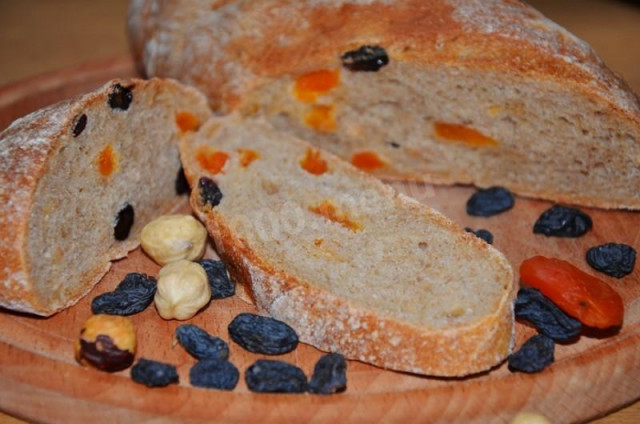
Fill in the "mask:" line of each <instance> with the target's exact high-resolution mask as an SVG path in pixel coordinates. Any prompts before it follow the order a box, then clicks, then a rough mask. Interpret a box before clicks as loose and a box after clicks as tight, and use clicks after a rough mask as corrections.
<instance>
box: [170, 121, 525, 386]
mask: <svg viewBox="0 0 640 424" xmlns="http://www.w3.org/2000/svg"><path fill="white" fill-rule="evenodd" d="M180 153H181V158H182V161H183V164H184V167H185V173H186V175H187V178H188V179H189V181H190V182H191V184H192V186H193V187H198V188H197V189H195V188H194V189H193V190H192V196H191V204H192V207H193V209H194V211H195V213H196V214H197V215H198V217H199V218H200V219H201V220H202V221H203V222H205V223H206V226H207V228H208V230H209V233H210V234H211V236H212V237H213V239H214V240H215V244H216V248H217V251H218V253H219V255H220V256H221V257H222V258H223V259H224V260H225V261H226V262H227V264H228V266H229V269H230V272H231V274H232V276H233V277H234V278H235V279H236V281H238V282H240V283H242V284H243V285H244V286H245V288H247V289H248V291H249V293H250V295H251V296H252V298H253V300H254V301H255V304H256V306H257V307H258V310H259V311H260V312H262V313H266V314H269V315H271V316H273V317H275V318H277V319H280V320H283V321H285V322H287V323H288V324H289V325H291V326H292V327H293V328H294V329H295V330H296V331H297V332H298V335H299V337H300V339H301V340H302V341H304V342H307V343H309V344H311V345H314V346H316V347H318V348H319V349H322V350H326V351H332V352H340V353H342V354H344V355H345V356H347V357H348V358H351V359H357V360H360V361H364V362H368V363H371V364H375V365H378V366H380V367H384V368H390V369H394V370H401V371H409V372H413V373H419V374H430V375H440V376H461V375H467V374H471V373H477V372H480V371H483V370H486V369H488V368H490V367H491V366H494V365H496V364H497V363H499V362H500V361H501V360H503V359H504V358H505V357H506V355H507V354H508V353H509V352H510V349H511V346H512V335H513V315H512V314H513V312H512V304H511V301H512V293H513V273H512V271H511V268H510V266H509V264H508V262H507V261H506V259H505V258H504V256H502V254H500V253H499V252H498V251H497V250H496V249H494V248H493V247H491V246H490V245H488V244H486V243H485V242H483V241H481V240H480V239H478V238H477V237H475V236H473V235H470V234H469V233H466V232H465V231H463V230H462V229H461V228H460V227H458V226H457V225H456V224H454V223H453V222H451V221H450V220H449V219H447V218H445V217H444V216H442V215H441V214H439V213H438V212H436V211H434V210H432V209H430V208H429V207H427V206H425V205H423V204H420V203H418V202H417V201H415V200H413V199H411V198H409V197H406V196H404V195H402V194H399V193H397V192H396V191H394V190H393V189H392V188H391V187H389V186H387V185H385V184H383V183H381V182H380V181H378V180H377V179H376V178H374V177H371V176H370V175H367V174H365V173H364V172H361V171H359V170H358V169H356V168H354V167H353V166H351V165H350V164H348V163H346V162H344V161H342V160H340V159H338V158H337V157H335V156H333V155H331V154H329V153H325V152H321V151H319V150H315V149H313V148H312V147H311V145H309V144H307V143H305V142H303V141H301V140H299V139H296V138H295V137H293V136H291V135H288V134H286V133H282V132H279V131H277V130H276V129H274V128H273V127H272V126H270V125H269V124H268V123H266V122H263V121H260V120H256V121H245V122H243V121H241V120H239V119H237V117H235V116H231V117H228V118H226V119H220V118H216V119H213V120H211V121H209V122H208V123H206V124H205V125H204V126H203V128H202V129H201V130H200V131H199V132H198V133H197V135H194V136H189V137H185V138H184V139H183V140H182V141H181V143H180ZM207 178H210V179H212V180H213V181H215V184H216V185H217V187H218V189H219V190H220V191H221V194H222V197H221V200H220V195H219V194H216V188H215V187H216V186H214V185H212V184H207ZM216 199H218V200H219V204H216V203H217V201H216ZM212 205H215V206H212Z"/></svg>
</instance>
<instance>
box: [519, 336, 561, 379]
mask: <svg viewBox="0 0 640 424" xmlns="http://www.w3.org/2000/svg"><path fill="white" fill-rule="evenodd" d="M554 350H555V343H554V342H553V340H551V339H550V338H549V337H547V336H545V335H542V334H536V335H535V336H533V337H531V338H530V339H529V340H527V341H526V342H525V343H524V344H523V345H522V347H521V348H520V350H518V351H517V352H515V353H513V354H511V355H510V356H509V359H508V363H509V369H510V370H511V371H521V372H526V373H534V372H539V371H542V370H543V369H545V368H546V367H548V366H549V365H551V363H552V362H553V359H554V358H553V354H554Z"/></svg>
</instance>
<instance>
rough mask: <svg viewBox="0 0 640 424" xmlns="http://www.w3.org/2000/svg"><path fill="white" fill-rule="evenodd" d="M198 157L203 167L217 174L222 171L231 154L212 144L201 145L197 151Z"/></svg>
mask: <svg viewBox="0 0 640 424" xmlns="http://www.w3.org/2000/svg"><path fill="white" fill-rule="evenodd" d="M196 159H197V160H198V163H199V164H200V166H201V167H202V168H204V169H206V170H207V171H209V172H210V173H212V174H214V175H215V174H218V173H220V172H221V171H222V168H224V166H225V164H226V163H227V160H228V159H229V155H228V154H227V153H225V152H223V151H220V150H216V149H214V148H212V147H211V146H200V147H199V148H198V150H197V151H196Z"/></svg>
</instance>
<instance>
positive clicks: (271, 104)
mask: <svg viewBox="0 0 640 424" xmlns="http://www.w3.org/2000/svg"><path fill="white" fill-rule="evenodd" d="M194 16H195V18H194ZM186 23H188V24H186ZM130 29H131V31H130V32H131V34H132V42H133V44H134V46H135V49H136V51H137V52H138V55H139V57H140V60H141V61H142V64H143V65H144V68H145V69H146V71H147V73H148V74H150V75H157V76H169V77H173V78H178V79H180V80H182V81H184V82H186V83H188V84H192V85H195V86H197V87H199V88H200V89H201V90H203V91H204V92H205V93H206V94H207V96H208V97H209V100H210V103H211V105H212V106H213V107H214V108H216V109H218V110H220V111H230V110H240V111H241V112H242V113H243V114H245V115H255V114H260V115H264V116H266V117H268V119H269V120H270V121H271V122H272V123H274V124H275V125H276V126H277V127H278V128H281V129H285V130H287V131H290V132H292V133H294V134H296V135H297V136H299V137H300V138H303V139H305V140H308V141H310V142H312V143H313V144H315V145H317V146H318V147H322V148H325V149H328V150H330V151H332V152H333V153H335V154H338V155H339V156H341V157H342V158H344V159H346V160H349V161H353V163H354V164H357V165H358V166H361V167H362V169H365V170H367V171H369V172H372V173H373V174H375V175H377V176H380V177H384V178H392V179H396V178H399V179H417V180H426V181H430V182H435V183H473V184H476V185H478V186H482V187H490V186H494V185H497V186H504V187H507V188H508V189H509V190H511V191H513V192H515V193H519V194H523V195H527V196H534V197H540V198H545V199H551V200H554V201H557V202H562V203H574V204H579V205H586V206H598V207H603V208H630V209H640V196H638V195H637V193H638V191H640V107H639V105H638V99H637V97H636V96H635V95H634V94H633V93H632V92H631V91H630V89H629V87H628V86H627V85H626V84H625V83H624V82H623V81H622V80H620V79H619V78H618V77H617V76H616V75H615V74H614V73H613V72H612V71H611V70H609V69H608V68H607V67H606V66H605V64H604V63H603V62H602V60H601V58H600V57H599V56H598V55H597V54H596V53H595V52H594V51H593V50H592V49H591V47H590V46H588V45H587V44H586V43H585V42H583V41H582V40H580V39H578V38H577V37H575V36H574V35H572V34H570V33H569V32H568V31H566V30H564V29H563V28H561V27H560V26H558V25H557V24H555V23H553V22H551V21H550V20H548V19H546V18H545V17H544V16H543V15H542V14H540V13H539V12H537V11H536V10H534V9H533V8H531V7H530V6H528V5H526V4H525V3H524V2H521V1H514V0H409V1H400V0H377V1H376V0H373V1H356V0H335V1H316V0H304V1H300V0H261V1H260V0H259V1H243V0H235V1H234V0H231V1H225V2H217V3H216V6H215V7H211V6H210V5H209V3H203V2H198V1H194V0H176V1H170V2H169V1H156V0H134V2H133V6H132V8H131V13H130Z"/></svg>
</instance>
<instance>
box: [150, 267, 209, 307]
mask: <svg viewBox="0 0 640 424" xmlns="http://www.w3.org/2000/svg"><path fill="white" fill-rule="evenodd" d="M210 299H211V287H210V286H209V280H208V278H207V273H206V272H205V270H204V268H203V267H202V265H200V264H197V263H195V262H190V261H187V260H180V261H177V262H172V263H170V264H168V265H165V266H164V267H162V269H160V272H159V273H158V288H157V290H156V295H155V298H154V302H155V304H156V309H157V310H158V313H159V314H160V316H161V317H162V318H164V319H179V320H185V319H189V318H191V317H193V316H194V315H195V314H196V313H197V312H198V311H199V310H200V309H202V307H203V306H205V305H206V304H207V303H209V300H210Z"/></svg>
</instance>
